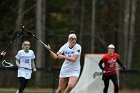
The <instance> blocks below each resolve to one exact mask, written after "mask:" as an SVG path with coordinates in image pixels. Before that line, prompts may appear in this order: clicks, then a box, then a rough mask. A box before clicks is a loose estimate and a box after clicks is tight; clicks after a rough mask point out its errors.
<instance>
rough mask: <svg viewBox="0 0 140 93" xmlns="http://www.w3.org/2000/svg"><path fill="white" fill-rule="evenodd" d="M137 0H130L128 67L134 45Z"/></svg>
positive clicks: (130, 62)
mask: <svg viewBox="0 0 140 93" xmlns="http://www.w3.org/2000/svg"><path fill="white" fill-rule="evenodd" d="M136 2H137V0H131V16H130V33H129V44H128V63H127V66H128V68H131V64H132V54H133V47H134V31H135V13H136V4H137V3H136Z"/></svg>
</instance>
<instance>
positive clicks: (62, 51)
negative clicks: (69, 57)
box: [58, 45, 65, 54]
mask: <svg viewBox="0 0 140 93" xmlns="http://www.w3.org/2000/svg"><path fill="white" fill-rule="evenodd" d="M64 48H65V45H63V46H62V47H61V48H60V49H59V51H58V52H60V53H62V54H63V53H64Z"/></svg>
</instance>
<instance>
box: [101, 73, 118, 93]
mask: <svg viewBox="0 0 140 93" xmlns="http://www.w3.org/2000/svg"><path fill="white" fill-rule="evenodd" d="M110 79H111V80H112V82H113V84H114V87H115V88H114V93H118V90H119V88H118V79H117V75H116V74H114V75H112V76H103V81H104V85H105V87H104V90H103V91H104V93H107V91H108V86H109V80H110Z"/></svg>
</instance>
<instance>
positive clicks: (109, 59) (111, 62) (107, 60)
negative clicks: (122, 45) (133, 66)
mask: <svg viewBox="0 0 140 93" xmlns="http://www.w3.org/2000/svg"><path fill="white" fill-rule="evenodd" d="M117 59H119V55H118V54H117V53H114V54H113V55H112V56H111V55H109V54H108V53H107V54H105V55H104V56H103V58H102V60H103V62H104V70H105V71H111V72H109V73H105V74H104V75H107V76H110V75H113V74H115V73H116V71H115V70H116V63H117V62H116V60H117Z"/></svg>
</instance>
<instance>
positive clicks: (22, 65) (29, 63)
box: [15, 41, 36, 93]
mask: <svg viewBox="0 0 140 93" xmlns="http://www.w3.org/2000/svg"><path fill="white" fill-rule="evenodd" d="M15 57H16V65H17V66H18V74H17V77H18V78H19V81H20V84H19V89H18V91H17V92H16V93H23V90H24V89H25V87H26V85H27V83H28V80H29V79H30V78H31V74H32V70H33V71H36V67H35V63H34V59H35V55H34V52H33V51H32V50H30V42H29V41H24V42H23V43H22V50H19V51H18V53H17V55H16V56H15Z"/></svg>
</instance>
